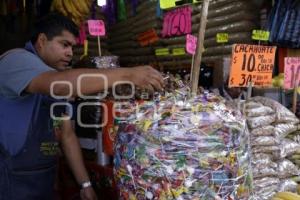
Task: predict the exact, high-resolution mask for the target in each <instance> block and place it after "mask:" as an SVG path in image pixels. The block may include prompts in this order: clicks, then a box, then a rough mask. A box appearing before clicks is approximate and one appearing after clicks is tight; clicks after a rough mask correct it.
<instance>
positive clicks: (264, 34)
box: [252, 30, 270, 41]
mask: <svg viewBox="0 0 300 200" xmlns="http://www.w3.org/2000/svg"><path fill="white" fill-rule="evenodd" d="M269 38H270V32H269V31H263V30H253V31H252V39H253V40H261V41H268V40H269Z"/></svg>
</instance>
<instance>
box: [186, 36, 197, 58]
mask: <svg viewBox="0 0 300 200" xmlns="http://www.w3.org/2000/svg"><path fill="white" fill-rule="evenodd" d="M196 48H197V37H195V36H193V35H190V34H187V35H186V51H187V52H188V53H190V54H192V55H194V54H195V53H196Z"/></svg>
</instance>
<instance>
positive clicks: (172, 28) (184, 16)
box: [162, 7, 192, 37]
mask: <svg viewBox="0 0 300 200" xmlns="http://www.w3.org/2000/svg"><path fill="white" fill-rule="evenodd" d="M191 32H192V8H191V7H182V8H177V9H175V10H172V11H169V12H167V13H166V14H165V16H164V24H163V30H162V36H163V37H171V36H179V35H185V34H188V33H191Z"/></svg>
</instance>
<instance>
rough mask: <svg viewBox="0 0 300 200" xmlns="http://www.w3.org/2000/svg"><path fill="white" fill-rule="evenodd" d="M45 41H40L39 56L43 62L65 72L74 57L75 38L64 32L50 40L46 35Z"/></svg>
mask: <svg viewBox="0 0 300 200" xmlns="http://www.w3.org/2000/svg"><path fill="white" fill-rule="evenodd" d="M41 37H42V38H43V37H44V39H39V40H38V49H37V51H38V54H39V56H40V57H41V58H42V59H43V61H44V62H45V63H46V64H47V65H49V66H50V67H53V68H55V69H56V70H59V71H61V70H65V69H66V67H68V65H69V63H70V61H71V60H72V57H73V50H72V47H73V46H74V45H75V44H76V38H75V36H74V35H73V34H72V33H70V32H68V31H62V34H61V35H59V36H55V37H53V38H52V39H51V40H48V39H47V37H46V36H45V35H43V36H41Z"/></svg>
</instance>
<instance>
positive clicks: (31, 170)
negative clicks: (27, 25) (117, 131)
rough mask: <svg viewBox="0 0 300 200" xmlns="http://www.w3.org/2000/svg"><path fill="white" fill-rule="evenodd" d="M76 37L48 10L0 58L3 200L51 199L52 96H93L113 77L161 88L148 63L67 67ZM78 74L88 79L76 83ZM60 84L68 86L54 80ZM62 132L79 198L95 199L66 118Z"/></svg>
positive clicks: (0, 191)
mask: <svg viewBox="0 0 300 200" xmlns="http://www.w3.org/2000/svg"><path fill="white" fill-rule="evenodd" d="M77 35H78V31H77V27H76V26H75V24H74V23H73V22H72V21H70V20H69V19H68V18H66V17H64V16H62V15H59V14H55V13H52V14H49V15H48V16H46V17H45V18H43V19H41V20H40V21H39V22H38V23H37V24H36V27H35V31H34V32H33V36H32V38H31V41H30V42H28V43H27V44H26V46H25V48H24V49H14V50H11V51H9V52H6V53H4V54H3V55H2V56H1V57H0V199H1V200H11V199H13V200H25V199H26V200H29V199H30V200H31V199H38V200H40V199H49V200H50V199H53V185H54V176H55V166H56V156H55V149H56V147H57V141H56V139H55V135H54V133H53V121H52V118H51V113H50V111H51V109H50V108H51V105H53V103H54V102H57V101H58V100H57V99H55V98H53V97H54V94H55V96H67V95H68V94H70V93H71V95H72V96H73V97H76V96H78V95H91V94H95V93H99V92H101V91H103V90H106V89H107V88H109V87H112V86H113V84H114V83H115V82H116V81H130V82H132V83H133V84H135V85H137V86H138V87H141V88H146V89H149V90H154V89H158V90H161V89H162V86H163V79H162V77H161V75H160V73H159V72H157V71H156V70H154V69H153V68H151V67H150V66H139V67H134V68H120V69H86V68H85V69H70V70H66V69H67V68H68V65H69V63H70V61H71V59H72V56H73V52H72V47H73V46H74V45H75V44H76V36H77ZM82 74H89V77H88V78H82V79H81V82H79V81H78V80H79V79H80V77H81V75H82ZM91 75H96V76H91ZM99 75H101V76H103V77H105V78H106V80H107V81H106V82H105V81H104V79H103V78H99V77H97V76H99ZM62 82H65V83H68V84H54V83H62ZM70 86H71V87H70ZM70 88H71V89H70ZM70 90H71V91H70ZM60 132H61V136H60V143H61V146H62V150H63V151H64V154H65V156H66V158H67V160H68V162H69V165H70V167H71V169H72V171H73V173H74V175H75V178H76V180H77V182H78V183H79V184H80V185H81V187H82V189H81V198H82V199H87V200H93V199H96V195H95V193H94V191H93V189H92V187H91V184H90V181H89V177H88V174H87V171H86V169H85V167H84V164H83V159H82V155H81V151H80V146H79V143H78V140H77V137H76V135H75V134H74V131H73V130H72V126H71V123H70V121H69V120H64V121H63V124H62V127H61V130H60Z"/></svg>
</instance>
